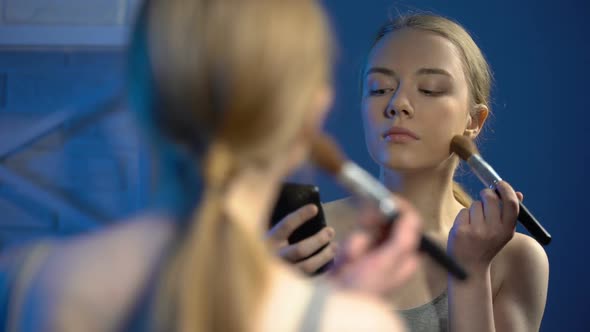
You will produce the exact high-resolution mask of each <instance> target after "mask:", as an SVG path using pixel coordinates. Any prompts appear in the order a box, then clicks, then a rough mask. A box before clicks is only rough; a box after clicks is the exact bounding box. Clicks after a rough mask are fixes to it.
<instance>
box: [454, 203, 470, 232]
mask: <svg viewBox="0 0 590 332" xmlns="http://www.w3.org/2000/svg"><path fill="white" fill-rule="evenodd" d="M470 223H471V222H470V221H469V209H468V208H462V209H461V211H459V213H458V214H457V217H455V222H454V223H453V228H452V229H459V228H461V227H465V226H466V225H469V224H470ZM452 229H451V230H452Z"/></svg>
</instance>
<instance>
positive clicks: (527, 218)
mask: <svg viewBox="0 0 590 332" xmlns="http://www.w3.org/2000/svg"><path fill="white" fill-rule="evenodd" d="M518 205H519V207H520V209H519V210H518V221H520V223H521V224H522V225H523V226H524V228H526V229H527V231H529V233H531V235H532V236H533V237H534V238H535V240H537V242H539V243H540V244H542V245H544V246H546V245H548V244H549V243H551V234H549V232H547V230H546V229H545V228H543V226H542V225H541V223H539V221H538V220H537V219H536V218H535V216H533V214H532V213H531V212H530V211H529V210H528V209H527V208H526V206H524V204H522V202H519V203H518Z"/></svg>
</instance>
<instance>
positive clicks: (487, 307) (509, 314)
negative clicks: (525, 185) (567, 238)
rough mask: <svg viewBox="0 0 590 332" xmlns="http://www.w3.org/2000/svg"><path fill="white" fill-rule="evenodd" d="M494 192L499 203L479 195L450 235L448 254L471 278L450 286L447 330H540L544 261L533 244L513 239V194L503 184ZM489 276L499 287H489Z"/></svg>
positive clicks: (521, 237)
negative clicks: (460, 264)
mask: <svg viewBox="0 0 590 332" xmlns="http://www.w3.org/2000/svg"><path fill="white" fill-rule="evenodd" d="M498 190H499V192H500V196H501V197H502V198H501V199H500V198H498V196H497V195H496V194H495V193H494V192H493V191H491V190H489V189H486V190H483V191H482V192H481V197H482V201H481V202H479V201H475V202H473V204H472V205H471V207H470V208H469V210H467V209H464V210H462V211H461V212H460V213H459V215H458V216H457V219H456V220H455V224H454V225H453V229H452V230H451V233H450V234H449V244H448V250H449V252H451V253H452V254H454V255H455V257H456V258H457V259H458V260H459V261H460V262H461V263H462V264H464V266H465V267H466V268H467V269H468V271H469V273H470V279H469V280H468V281H467V282H464V283H461V282H457V281H455V280H452V279H450V280H449V325H450V330H451V331H454V332H462V331H482V332H483V331H534V330H537V329H538V328H539V324H540V321H541V317H542V314H543V308H544V306H545V297H546V292H547V276H548V267H547V266H548V263H547V258H546V255H545V253H544V252H543V250H542V248H540V246H539V245H538V244H536V243H534V240H532V239H530V238H528V237H526V236H524V235H520V234H518V235H517V236H515V237H514V227H515V224H516V216H517V215H518V198H517V194H516V193H515V192H514V191H513V190H512V188H510V186H509V185H508V184H507V183H504V182H503V183H500V184H499V185H498ZM492 262H493V263H492ZM491 270H493V272H494V273H491V272H490V271H491ZM492 276H493V277H494V285H498V284H499V286H498V287H492ZM493 289H494V290H496V292H495V294H494V293H493Z"/></svg>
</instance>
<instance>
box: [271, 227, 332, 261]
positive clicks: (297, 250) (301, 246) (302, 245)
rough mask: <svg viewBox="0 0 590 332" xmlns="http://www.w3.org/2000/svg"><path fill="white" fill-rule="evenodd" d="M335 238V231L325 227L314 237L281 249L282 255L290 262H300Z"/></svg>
mask: <svg viewBox="0 0 590 332" xmlns="http://www.w3.org/2000/svg"><path fill="white" fill-rule="evenodd" d="M333 238H334V229H333V228H332V227H324V228H323V229H322V230H321V231H319V232H317V233H316V234H315V235H313V236H312V237H308V238H307V239H305V240H303V241H300V242H297V243H294V244H292V245H290V246H287V247H285V248H283V249H281V252H280V255H281V256H282V257H283V258H285V259H286V260H288V261H290V262H298V261H300V260H302V259H305V258H307V257H309V256H310V255H311V254H313V253H314V252H316V251H318V250H319V249H320V248H321V247H323V246H324V245H326V244H327V243H329V242H330V240H332V239H333Z"/></svg>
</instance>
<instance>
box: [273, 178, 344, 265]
mask: <svg viewBox="0 0 590 332" xmlns="http://www.w3.org/2000/svg"><path fill="white" fill-rule="evenodd" d="M307 204H314V205H315V206H317V208H318V213H317V214H316V216H315V217H313V218H311V219H309V220H308V221H306V222H305V223H304V224H303V225H301V226H299V228H297V229H296V230H295V231H294V232H293V233H292V234H291V235H290V236H289V238H288V242H289V244H293V243H297V242H300V241H302V240H305V239H307V238H309V237H311V236H313V235H315V234H316V233H318V232H319V231H321V230H322V229H323V228H324V227H326V218H325V216H324V211H323V210H322V204H321V200H320V190H319V188H318V187H317V186H314V185H310V184H302V183H293V182H286V183H283V185H282V187H281V190H280V193H279V197H278V200H277V203H276V204H275V207H274V210H273V212H272V216H271V221H270V227H271V228H272V227H273V226H274V225H276V224H277V223H278V222H280V221H281V220H282V219H283V218H284V217H286V216H287V215H288V214H290V213H291V212H294V211H295V210H297V209H299V208H300V207H302V206H304V205H307ZM326 246H327V244H326V245H325V246H323V247H322V248H320V249H319V250H318V251H316V252H314V253H313V254H311V255H310V256H309V257H311V256H314V255H315V254H317V253H318V252H320V251H321V250H322V249H324V248H325V247H326ZM307 258H308V257H307ZM332 263H333V262H332V261H330V262H328V263H327V264H326V265H324V266H322V267H321V268H319V269H318V270H317V271H316V272H315V273H314V275H316V274H320V273H322V272H324V271H327V270H328V268H329V267H330V266H331V265H332Z"/></svg>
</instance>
